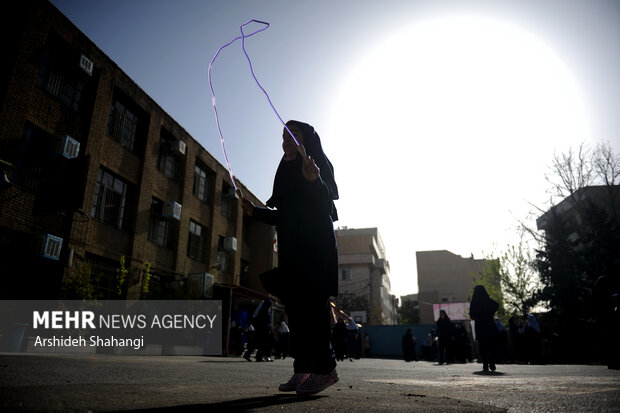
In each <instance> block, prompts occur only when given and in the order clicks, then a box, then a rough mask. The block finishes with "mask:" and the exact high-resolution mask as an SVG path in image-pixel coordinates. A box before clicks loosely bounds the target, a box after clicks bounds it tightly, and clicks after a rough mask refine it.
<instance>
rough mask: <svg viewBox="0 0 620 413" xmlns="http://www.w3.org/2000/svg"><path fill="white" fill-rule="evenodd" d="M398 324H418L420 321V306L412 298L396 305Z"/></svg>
mask: <svg viewBox="0 0 620 413" xmlns="http://www.w3.org/2000/svg"><path fill="white" fill-rule="evenodd" d="M398 322H399V324H418V323H419V322H420V308H419V306H418V303H417V302H416V301H414V300H405V301H403V302H402V303H401V305H400V307H398Z"/></svg>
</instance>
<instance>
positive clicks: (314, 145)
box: [254, 123, 338, 301]
mask: <svg viewBox="0 0 620 413" xmlns="http://www.w3.org/2000/svg"><path fill="white" fill-rule="evenodd" d="M297 126H300V127H301V129H302V133H303V134H304V145H305V147H306V152H307V153H308V155H309V156H311V157H312V159H314V160H315V162H316V163H317V166H319V168H320V175H319V178H318V179H317V180H315V181H314V182H308V181H306V180H305V179H304V177H303V174H302V158H301V156H300V155H299V154H298V155H297V158H296V159H295V160H292V161H287V160H285V159H284V158H283V159H282V160H281V162H280V165H279V166H278V170H277V172H276V177H275V179H274V188H273V195H272V197H271V198H270V199H269V200H268V201H267V205H268V206H269V207H271V208H258V207H257V208H255V209H254V216H255V217H256V218H257V219H259V220H262V221H264V222H266V223H268V224H271V225H275V226H276V231H277V234H278V268H277V269H276V270H272V271H270V272H268V273H266V274H264V275H262V276H261V280H262V281H263V285H264V287H265V288H266V289H267V291H269V292H270V293H271V294H273V295H275V296H278V297H279V298H281V299H282V300H283V301H286V300H287V298H290V297H298V296H299V294H311V295H314V296H322V297H328V296H337V295H338V250H337V245H336V236H335V234H334V225H333V220H335V219H336V217H337V215H336V210H335V207H334V203H333V200H334V199H337V198H338V192H337V187H336V184H335V181H334V178H333V167H332V165H331V163H330V162H329V160H328V159H327V157H326V156H325V154H324V153H323V152H322V148H321V145H320V140H319V137H318V135H317V134H316V132H314V128H312V127H311V126H310V125H307V124H302V123H298V125H297Z"/></svg>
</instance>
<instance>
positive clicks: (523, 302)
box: [499, 232, 542, 318]
mask: <svg viewBox="0 0 620 413" xmlns="http://www.w3.org/2000/svg"><path fill="white" fill-rule="evenodd" d="M499 276H500V283H501V290H502V297H503V299H504V308H505V310H506V313H507V315H511V316H521V317H523V318H525V317H527V314H528V313H529V312H530V309H531V308H533V307H535V306H536V305H537V304H538V303H539V299H538V298H537V296H536V294H537V292H538V291H539V290H540V289H541V288H542V283H541V282H540V278H539V276H538V273H537V269H536V264H535V261H534V257H533V256H532V250H531V249H530V248H529V244H528V243H527V242H526V241H525V240H524V233H523V232H521V234H520V239H519V243H518V244H517V245H511V246H509V247H508V249H507V250H506V251H504V252H503V253H502V255H501V257H500V264H499Z"/></svg>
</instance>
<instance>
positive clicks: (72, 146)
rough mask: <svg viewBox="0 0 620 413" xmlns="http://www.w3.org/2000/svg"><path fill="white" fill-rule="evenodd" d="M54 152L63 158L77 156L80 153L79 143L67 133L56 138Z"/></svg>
mask: <svg viewBox="0 0 620 413" xmlns="http://www.w3.org/2000/svg"><path fill="white" fill-rule="evenodd" d="M55 152H56V153H57V154H58V155H62V156H64V157H65V158H68V159H73V158H77V157H78V154H79V153H80V143H79V142H78V141H76V140H75V139H73V138H72V137H71V136H69V135H65V136H59V137H58V138H56V145H55Z"/></svg>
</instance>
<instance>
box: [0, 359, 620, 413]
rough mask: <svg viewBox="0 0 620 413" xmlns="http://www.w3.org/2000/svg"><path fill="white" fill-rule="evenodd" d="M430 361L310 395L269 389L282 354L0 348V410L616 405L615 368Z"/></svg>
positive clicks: (359, 367)
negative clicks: (490, 367)
mask: <svg viewBox="0 0 620 413" xmlns="http://www.w3.org/2000/svg"><path fill="white" fill-rule="evenodd" d="M498 370H499V372H496V373H495V374H482V372H480V365H479V364H454V365H449V366H438V365H437V364H436V363H429V362H417V363H405V362H404V361H400V360H383V359H362V360H355V361H354V362H348V361H346V362H342V363H340V364H339V366H338V372H339V374H340V378H341V380H340V382H339V383H337V384H336V385H334V386H332V387H330V388H329V389H327V390H325V391H324V392H323V393H320V394H318V395H316V396H312V397H305V398H300V397H297V396H296V395H295V394H287V393H279V392H278V390H277V386H278V384H279V383H280V382H282V381H285V380H286V379H288V377H289V376H290V374H291V372H292V360H290V359H286V360H276V361H275V362H273V363H256V362H252V363H248V362H246V361H245V360H243V359H241V358H225V357H161V356H160V357H146V356H144V357H133V356H111V355H74V356H71V355H62V356H61V355H28V354H24V355H10V354H0V411H3V412H4V411H75V412H89V411H92V412H97V411H125V412H138V411H140V412H143V411H150V412H172V411H175V412H176V411H187V412H216V411H236V412H276V411H277V412H305V411H311V412H321V411H325V412H332V411H336V412H356V413H357V412H384V411H389V412H401V411H416V412H418V411H421V412H446V411H448V412H449V411H454V412H502V411H510V412H528V413H530V412H585V411H597V412H620V371H618V370H608V369H607V368H606V367H604V366H582V365H543V366H527V365H500V366H498Z"/></svg>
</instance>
